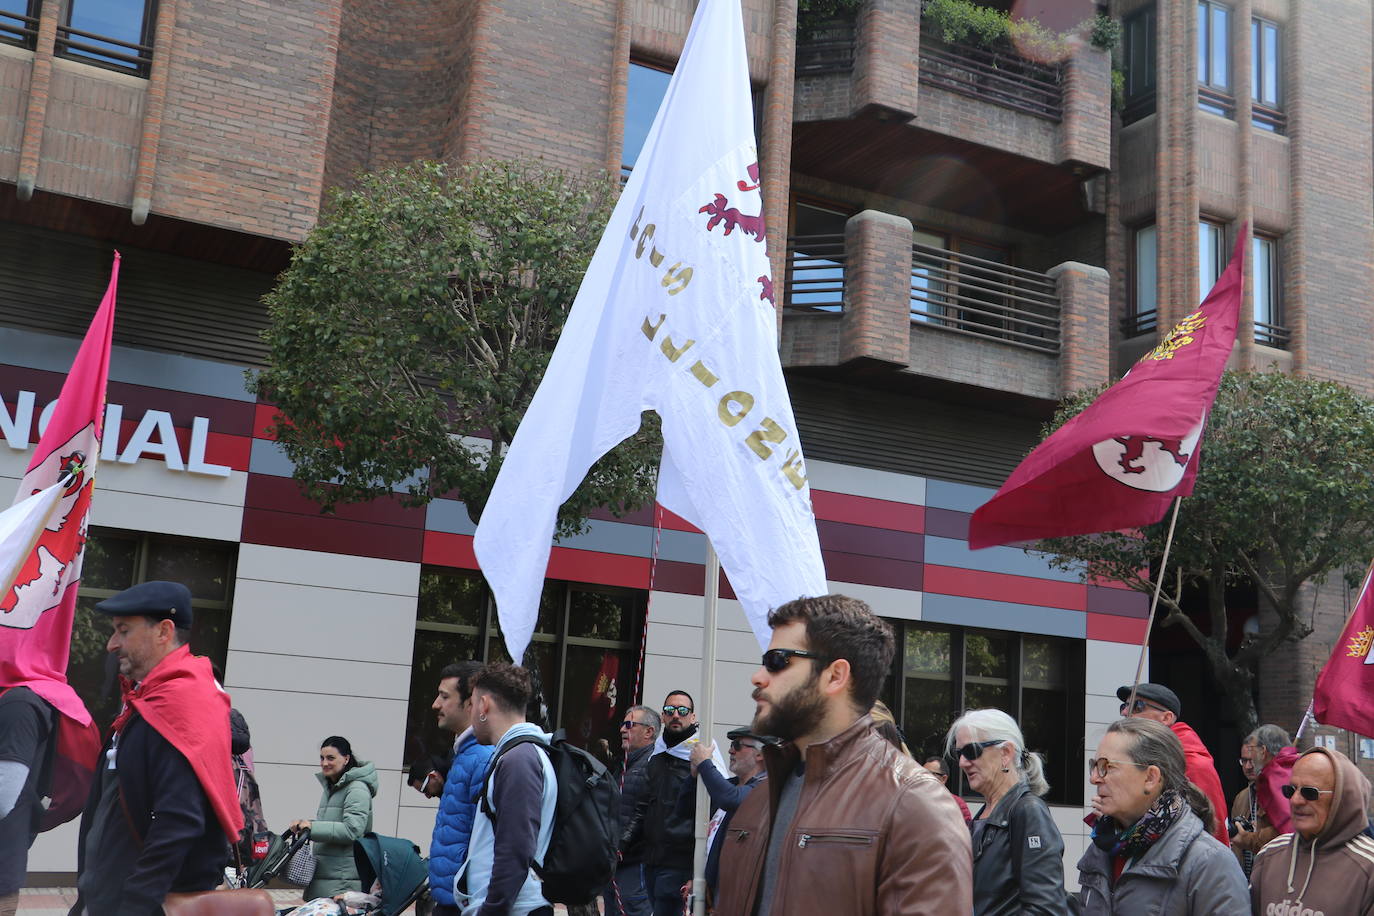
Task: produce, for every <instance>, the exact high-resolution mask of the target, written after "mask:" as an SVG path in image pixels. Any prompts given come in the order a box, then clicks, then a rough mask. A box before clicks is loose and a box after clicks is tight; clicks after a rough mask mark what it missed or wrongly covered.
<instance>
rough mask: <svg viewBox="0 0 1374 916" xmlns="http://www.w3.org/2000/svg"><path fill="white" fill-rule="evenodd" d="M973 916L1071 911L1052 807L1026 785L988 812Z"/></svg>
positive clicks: (978, 851) (976, 853)
mask: <svg viewBox="0 0 1374 916" xmlns="http://www.w3.org/2000/svg"><path fill="white" fill-rule="evenodd" d="M979 815H980V816H981V815H982V812H981V811H980V812H979ZM975 821H976V818H975ZM973 912H974V914H975V916H1017V914H1032V913H1033V914H1036V916H1063V914H1065V913H1068V912H1069V900H1068V894H1067V893H1065V891H1064V840H1063V838H1062V837H1061V836H1060V835H1059V828H1058V827H1056V826H1055V825H1054V818H1053V817H1051V816H1050V809H1049V806H1048V805H1046V804H1045V802H1044V800H1043V799H1041V798H1040V797H1039V796H1038V795H1035V794H1033V793H1032V792H1031V791H1030V787H1029V786H1027V785H1026V783H1025V782H1021V783H1019V784H1017V785H1016V786H1015V787H1013V788H1012V790H1011V791H1010V792H1008V793H1007V794H1006V795H1005V796H1003V797H1002V800H1001V801H999V802H998V803H997V807H995V808H993V809H992V811H990V812H988V816H987V824H986V826H984V827H983V832H982V835H981V836H980V837H979V840H978V842H977V843H976V844H975V845H974V847H973Z"/></svg>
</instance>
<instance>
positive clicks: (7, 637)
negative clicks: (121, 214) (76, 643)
mask: <svg viewBox="0 0 1374 916" xmlns="http://www.w3.org/2000/svg"><path fill="white" fill-rule="evenodd" d="M118 280H119V253H118V252H116V253H115V256H114V265H113V266H112V267H111V268H110V284H109V286H108V287H107V288H106V290H105V298H104V299H102V300H101V303H100V308H99V309H98V310H97V311H96V313H95V318H93V319H92V320H91V326H90V329H89V330H88V331H87V332H86V338H85V340H83V341H82V342H81V348H80V349H79V350H78V351H77V354H76V359H75V360H74V361H73V362H72V369H71V372H70V373H68V375H67V380H66V381H65V382H64V383H63V384H62V393H61V394H60V395H59V396H58V398H57V406H56V408H54V409H53V411H52V416H51V417H50V418H49V419H48V423H47V426H46V427H42V429H41V436H40V438H39V440H38V447H37V448H35V449H34V451H33V457H32V459H31V460H30V461H29V467H28V472H27V473H26V474H25V475H24V479H23V480H21V481H20V482H19V492H18V494H17V495H16V496H15V502H16V503H18V502H21V501H23V500H25V499H27V498H28V497H29V496H31V495H32V494H35V493H38V492H40V491H44V490H48V489H49V488H51V487H53V486H54V485H55V484H58V483H61V484H62V486H61V488H60V496H58V498H57V499H56V500H54V502H53V504H52V506H51V508H50V511H48V512H45V513H44V514H43V516H42V517H40V518H37V520H36V521H37V524H36V526H35V531H34V535H33V537H32V538H30V539H19V540H25V543H24V548H25V549H27V555H26V556H24V557H22V558H19V559H18V560H17V562H14V563H12V564H10V563H0V566H4V567H5V568H11V569H12V568H14V567H17V571H16V572H15V574H14V578H13V581H5V582H0V589H3V591H2V592H0V690H3V689H5V688H9V687H19V686H24V687H28V688H29V689H30V690H32V691H33V692H34V693H36V694H38V695H39V696H41V697H42V698H43V699H45V700H47V701H48V702H49V703H51V704H52V705H53V706H54V707H55V708H56V709H57V711H58V712H60V713H62V714H63V715H64V716H67V717H68V718H70V719H72V720H74V721H75V722H77V723H79V724H80V725H83V726H85V725H89V724H90V722H91V714H90V713H89V712H87V710H86V706H85V704H84V703H82V702H81V698H80V697H78V696H77V695H76V691H74V690H72V688H71V686H70V685H68V683H67V660H68V656H69V655H70V653H71V642H72V617H73V614H74V613H75V610H76V592H77V588H78V586H79V584H80V580H81V560H82V556H83V555H84V553H85V547H86V526H87V523H88V514H89V511H90V507H91V494H92V493H93V492H94V490H95V466H96V462H97V461H98V460H99V457H100V437H101V431H102V430H101V427H102V426H103V424H104V420H105V382H106V380H107V378H108V377H109V369H110V341H111V335H112V333H113V331H114V311H115V287H116V285H117V283H118ZM39 423H40V427H41V424H42V421H41V420H40V421H39ZM3 559H5V558H0V560H3Z"/></svg>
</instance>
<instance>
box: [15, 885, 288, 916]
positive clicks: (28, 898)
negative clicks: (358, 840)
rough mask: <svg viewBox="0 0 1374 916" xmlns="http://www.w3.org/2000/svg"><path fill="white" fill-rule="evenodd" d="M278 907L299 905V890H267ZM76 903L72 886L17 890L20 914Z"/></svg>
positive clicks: (58, 910)
mask: <svg viewBox="0 0 1374 916" xmlns="http://www.w3.org/2000/svg"><path fill="white" fill-rule="evenodd" d="M268 893H270V894H271V895H272V899H274V900H276V901H277V906H278V908H280V907H288V906H300V904H301V903H303V902H304V901H302V900H301V892H300V891H299V890H279V891H269V892H268ZM74 903H76V888H74V887H29V888H25V889H24V890H22V891H20V892H19V913H20V916H67V911H68V910H70V909H71V908H72V905H73V904H74Z"/></svg>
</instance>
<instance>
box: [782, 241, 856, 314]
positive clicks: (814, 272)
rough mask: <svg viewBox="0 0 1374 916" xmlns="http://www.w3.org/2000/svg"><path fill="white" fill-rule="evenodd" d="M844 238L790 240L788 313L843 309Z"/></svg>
mask: <svg viewBox="0 0 1374 916" xmlns="http://www.w3.org/2000/svg"><path fill="white" fill-rule="evenodd" d="M844 265H845V250H844V235H843V234H835V235H792V236H788V238H787V293H786V295H787V298H786V299H785V300H784V302H783V309H784V310H785V311H789V312H839V311H840V310H841V309H843V308H844Z"/></svg>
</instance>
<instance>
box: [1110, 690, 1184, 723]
mask: <svg viewBox="0 0 1374 916" xmlns="http://www.w3.org/2000/svg"><path fill="white" fill-rule="evenodd" d="M1135 695H1136V697H1137V698H1138V699H1141V700H1149V701H1150V702H1151V703H1154V704H1155V705H1156V706H1163V707H1164V708H1165V709H1167V710H1169V712H1171V713H1173V714H1174V717H1175V718H1181V717H1182V716H1183V704H1182V703H1180V702H1179V701H1178V694H1176V693H1174V692H1173V691H1172V690H1170V689H1169V688H1168V687H1165V686H1164V685H1163V684H1141V685H1140V686H1139V687H1137V688H1136V690H1135ZM1130 697H1131V685H1130V684H1127V685H1126V686H1124V687H1118V688H1117V689H1116V698H1117V699H1118V700H1120V701H1121V702H1123V703H1125V702H1126V701H1127V700H1129V699H1130Z"/></svg>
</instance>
